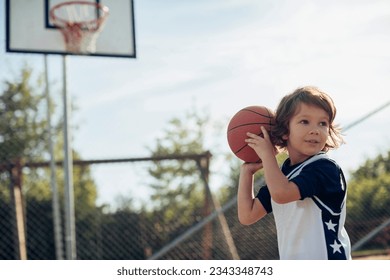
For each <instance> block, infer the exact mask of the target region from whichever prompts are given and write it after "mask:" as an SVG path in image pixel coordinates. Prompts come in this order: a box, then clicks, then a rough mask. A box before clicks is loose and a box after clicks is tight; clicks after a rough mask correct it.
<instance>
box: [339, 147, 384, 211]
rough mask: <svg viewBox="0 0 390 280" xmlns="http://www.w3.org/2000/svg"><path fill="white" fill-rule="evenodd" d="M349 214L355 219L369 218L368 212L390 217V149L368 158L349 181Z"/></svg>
mask: <svg viewBox="0 0 390 280" xmlns="http://www.w3.org/2000/svg"><path fill="white" fill-rule="evenodd" d="M348 185H349V188H348V200H347V207H348V214H349V215H350V216H351V218H354V219H369V216H368V215H367V213H375V215H377V216H378V215H379V216H380V217H386V216H387V217H389V216H390V211H389V210H388V205H390V151H389V152H388V153H387V155H378V156H377V157H376V158H374V159H368V160H367V161H366V162H365V163H364V164H363V165H362V166H361V167H359V168H358V169H357V170H356V171H355V172H354V173H353V174H352V178H351V180H350V181H349V182H348Z"/></svg>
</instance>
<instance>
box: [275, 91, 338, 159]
mask: <svg viewBox="0 0 390 280" xmlns="http://www.w3.org/2000/svg"><path fill="white" fill-rule="evenodd" d="M301 103H305V104H307V105H314V106H316V107H319V108H321V109H323V110H325V112H327V113H328V115H329V136H328V140H327V141H326V144H325V146H324V148H323V149H322V150H323V151H325V152H326V151H328V150H329V149H335V148H338V147H339V146H340V145H341V144H342V143H344V139H343V137H342V135H341V129H340V128H339V127H338V125H335V124H334V123H333V121H334V119H335V117H336V107H335V105H334V103H333V100H332V98H331V97H330V96H329V95H328V94H326V93H324V92H322V91H321V90H319V89H318V88H317V87H313V86H306V87H301V88H297V89H296V90H295V91H294V92H292V93H291V94H288V95H286V96H285V97H283V98H282V100H281V101H280V103H279V106H278V108H277V109H276V113H275V125H274V126H273V128H272V131H271V134H272V139H273V142H274V144H275V145H276V146H278V147H280V148H282V149H284V148H286V147H287V141H286V140H285V139H283V136H285V135H288V134H289V122H290V120H291V118H292V117H293V116H294V115H295V113H296V110H297V108H298V106H299V104H301Z"/></svg>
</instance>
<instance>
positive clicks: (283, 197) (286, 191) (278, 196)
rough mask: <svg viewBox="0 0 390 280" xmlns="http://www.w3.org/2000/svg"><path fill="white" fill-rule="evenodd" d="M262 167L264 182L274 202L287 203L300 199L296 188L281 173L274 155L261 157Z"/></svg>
mask: <svg viewBox="0 0 390 280" xmlns="http://www.w3.org/2000/svg"><path fill="white" fill-rule="evenodd" d="M263 166H264V176H265V181H266V183H267V186H268V189H269V192H270V194H271V197H272V199H273V200H274V201H275V202H277V203H287V202H291V201H294V200H298V199H299V198H300V193H299V190H298V188H297V186H296V185H295V184H294V183H293V182H290V181H289V180H288V179H287V177H286V176H285V175H284V174H283V173H282V171H281V170H280V168H279V165H278V162H277V161H276V158H275V156H274V155H271V154H270V155H268V156H266V157H263Z"/></svg>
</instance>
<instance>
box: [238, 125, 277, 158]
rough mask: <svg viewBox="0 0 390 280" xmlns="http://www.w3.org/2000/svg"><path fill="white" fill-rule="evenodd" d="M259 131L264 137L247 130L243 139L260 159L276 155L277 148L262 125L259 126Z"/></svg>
mask: <svg viewBox="0 0 390 280" xmlns="http://www.w3.org/2000/svg"><path fill="white" fill-rule="evenodd" d="M261 131H262V133H263V135H264V137H261V136H259V135H256V134H253V133H250V132H248V133H247V135H248V138H247V139H245V142H247V143H248V146H249V147H251V148H252V149H253V150H255V152H256V154H257V155H258V156H259V158H260V159H261V160H263V158H265V157H267V156H273V157H274V156H276V154H277V150H276V148H275V147H274V145H273V144H272V142H271V139H270V136H269V134H268V131H267V130H266V129H265V128H264V127H263V126H262V127H261Z"/></svg>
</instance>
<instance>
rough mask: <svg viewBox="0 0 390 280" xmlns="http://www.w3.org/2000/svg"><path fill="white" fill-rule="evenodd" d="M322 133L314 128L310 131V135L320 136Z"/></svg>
mask: <svg viewBox="0 0 390 280" xmlns="http://www.w3.org/2000/svg"><path fill="white" fill-rule="evenodd" d="M319 133H320V132H319V130H318V128H312V129H311V130H310V134H316V135H317V134H319Z"/></svg>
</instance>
